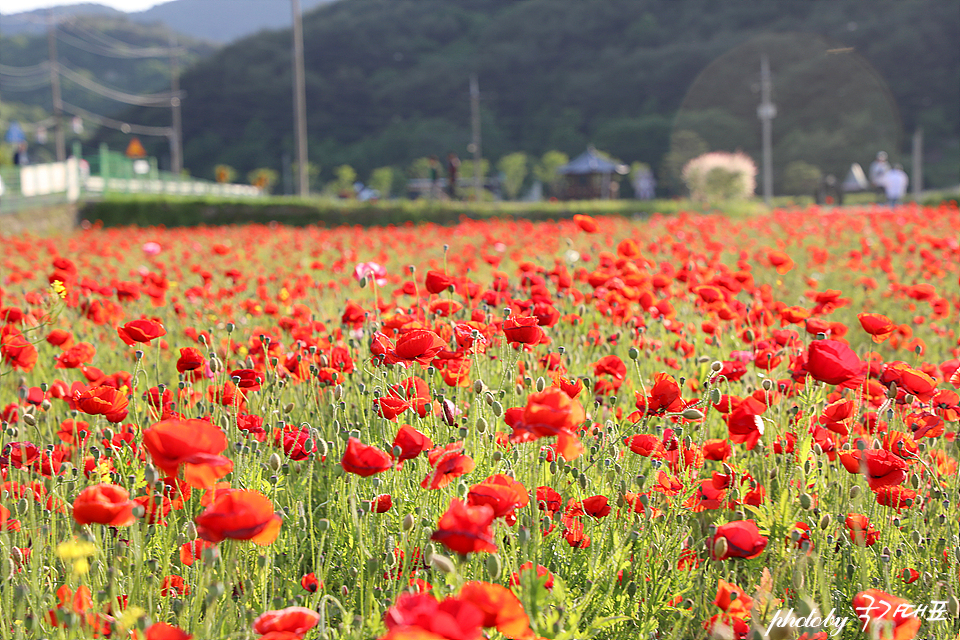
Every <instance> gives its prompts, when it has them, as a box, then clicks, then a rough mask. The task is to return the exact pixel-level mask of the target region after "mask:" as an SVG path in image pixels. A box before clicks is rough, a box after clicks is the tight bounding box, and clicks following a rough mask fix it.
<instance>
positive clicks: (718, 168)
mask: <svg viewBox="0 0 960 640" xmlns="http://www.w3.org/2000/svg"><path fill="white" fill-rule="evenodd" d="M756 176H757V165H756V164H755V163H754V162H753V160H752V159H751V158H750V156H748V155H747V154H745V153H742V152H740V151H738V152H737V153H727V152H725V151H711V152H710V153H705V154H703V155H700V156H697V157H696V158H694V159H693V160H691V161H690V162H688V163H687V164H686V165H684V167H683V180H684V182H685V183H686V185H687V189H689V190H690V197H691V198H693V199H694V200H699V201H701V202H723V201H726V200H743V199H746V198H749V197H751V196H752V195H753V191H754V189H756V187H757V182H756Z"/></svg>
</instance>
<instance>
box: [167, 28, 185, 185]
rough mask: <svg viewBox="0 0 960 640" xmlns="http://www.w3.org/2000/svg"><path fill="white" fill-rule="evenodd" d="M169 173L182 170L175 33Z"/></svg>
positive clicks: (174, 36) (173, 39) (172, 41)
mask: <svg viewBox="0 0 960 640" xmlns="http://www.w3.org/2000/svg"><path fill="white" fill-rule="evenodd" d="M170 93H172V94H173V97H171V98H170V108H171V110H172V113H171V118H170V119H171V124H170V128H171V129H173V131H171V133H170V172H171V173H173V174H174V175H177V176H178V175H180V172H181V171H182V170H183V126H182V124H181V121H180V50H179V46H178V43H177V33H176V32H175V31H172V32H171V33H170Z"/></svg>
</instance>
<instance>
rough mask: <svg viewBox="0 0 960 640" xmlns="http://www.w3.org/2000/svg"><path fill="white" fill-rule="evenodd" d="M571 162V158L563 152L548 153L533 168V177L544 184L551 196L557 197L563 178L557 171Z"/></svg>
mask: <svg viewBox="0 0 960 640" xmlns="http://www.w3.org/2000/svg"><path fill="white" fill-rule="evenodd" d="M568 162H570V156H568V155H567V154H565V153H563V152H562V151H547V152H546V153H545V154H543V157H542V158H540V162H538V163H537V164H536V165H535V166H534V167H533V176H534V177H535V178H536V179H537V180H539V181H540V182H542V183H543V184H544V185H545V186H546V187H547V191H548V192H549V193H550V195H557V192H558V191H559V188H560V179H561V176H560V174H559V173H557V169H559V168H560V167H562V166H563V165H565V164H567V163H568Z"/></svg>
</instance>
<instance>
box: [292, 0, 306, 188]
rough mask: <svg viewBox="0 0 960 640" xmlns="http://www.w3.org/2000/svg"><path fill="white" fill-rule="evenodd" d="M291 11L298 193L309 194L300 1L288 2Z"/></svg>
mask: <svg viewBox="0 0 960 640" xmlns="http://www.w3.org/2000/svg"><path fill="white" fill-rule="evenodd" d="M290 3H291V7H292V9H293V117H294V120H295V122H296V135H295V136H294V138H295V140H296V148H297V173H298V174H299V180H298V184H299V189H298V193H299V194H300V196H301V197H306V196H307V195H308V194H309V193H310V183H309V178H308V174H307V90H306V86H305V79H304V71H303V25H302V24H301V20H300V0H290Z"/></svg>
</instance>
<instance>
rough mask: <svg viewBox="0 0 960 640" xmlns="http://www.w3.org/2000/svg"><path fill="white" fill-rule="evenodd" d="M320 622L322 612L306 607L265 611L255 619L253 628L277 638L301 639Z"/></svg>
mask: <svg viewBox="0 0 960 640" xmlns="http://www.w3.org/2000/svg"><path fill="white" fill-rule="evenodd" d="M318 622H320V614H319V613H317V612H316V611H314V610H313V609H307V608H306V607H287V608H286V609H280V610H279V611H265V612H263V613H262V614H260V616H259V617H258V618H257V619H256V620H254V621H253V630H254V631H255V632H256V633H259V634H260V635H261V636H264V637H267V638H275V639H276V640H282V639H287V640H299V639H300V638H303V636H304V635H305V634H306V633H307V631H309V630H310V629H313V628H314V627H315V626H317V623H318Z"/></svg>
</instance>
